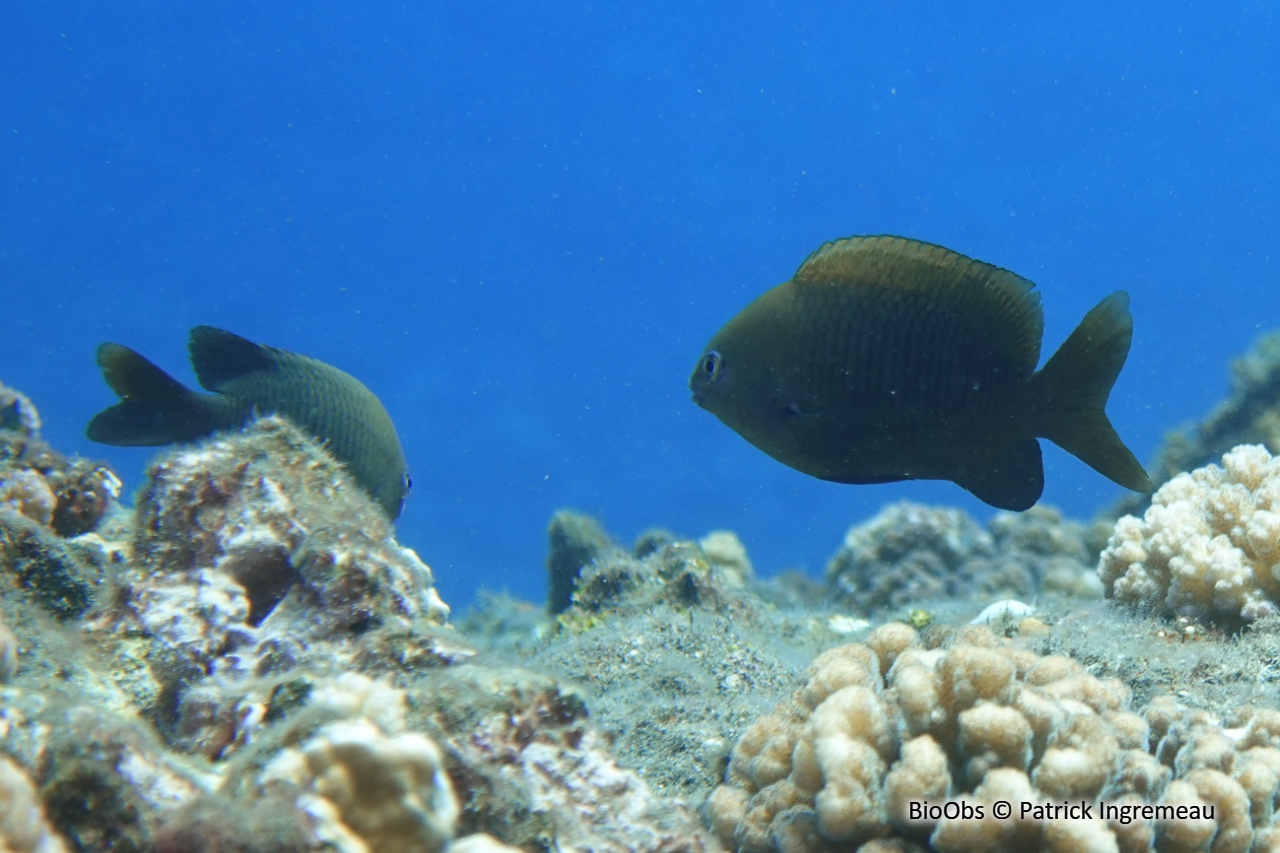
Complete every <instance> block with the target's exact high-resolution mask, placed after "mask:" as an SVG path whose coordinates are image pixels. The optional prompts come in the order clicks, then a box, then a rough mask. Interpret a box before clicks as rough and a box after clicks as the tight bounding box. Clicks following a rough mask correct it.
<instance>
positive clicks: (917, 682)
mask: <svg viewBox="0 0 1280 853" xmlns="http://www.w3.org/2000/svg"><path fill="white" fill-rule="evenodd" d="M1128 702H1129V691H1128V689H1127V688H1126V687H1125V686H1124V685H1122V684H1121V683H1120V682H1118V681H1116V680H1114V679H1110V680H1101V679H1098V678H1095V677H1094V676H1092V675H1090V674H1088V673H1087V672H1086V671H1085V670H1084V668H1083V667H1082V666H1080V665H1079V664H1078V663H1076V662H1075V661H1072V660H1070V659H1069V658H1064V657H1058V656H1048V657H1045V656H1041V655H1037V654H1034V653H1032V652H1030V651H1026V650H1021V649H1018V648H1015V647H1013V646H1011V645H1009V644H1008V642H1007V641H1000V640H997V639H996V638H995V637H994V636H993V635H992V634H991V633H990V632H989V631H987V630H986V629H984V628H966V629H964V630H963V631H962V632H959V633H958V634H956V635H955V636H952V637H951V638H950V640H949V641H948V642H947V643H943V644H940V645H939V644H936V643H928V644H926V643H922V642H921V639H920V637H919V636H918V635H917V634H916V632H915V631H914V630H913V629H911V628H909V627H908V626H905V625H901V624H891V625H885V626H882V627H880V628H878V629H876V631H874V632H873V633H872V634H871V636H870V637H868V639H867V641H866V643H865V644H858V643H855V644H851V645H846V646H840V647H838V648H835V649H832V650H830V651H828V652H825V653H823V654H822V655H820V656H819V657H818V658H817V659H816V660H815V661H814V662H813V664H812V665H811V666H810V667H809V670H808V678H807V682H806V684H805V685H804V686H803V687H801V688H800V689H799V690H797V691H796V693H795V694H794V695H793V696H792V697H791V698H790V699H788V700H786V701H784V702H782V703H781V704H780V705H779V706H778V707H777V708H775V709H774V711H773V712H772V713H770V714H768V715H767V716H765V717H763V718H762V719H760V720H759V721H757V722H756V723H755V724H754V725H752V726H751V727H750V728H749V729H748V730H747V731H746V732H745V733H744V734H743V736H742V738H741V740H740V741H739V742H738V744H737V745H736V746H735V747H734V750H733V754H732V756H731V760H730V765H729V769H728V772H727V776H726V781H725V783H724V784H723V785H721V786H720V787H718V788H717V789H716V790H715V791H714V792H713V793H712V795H711V797H710V798H709V800H708V804H707V816H708V819H709V821H710V823H711V825H712V827H713V828H714V829H715V831H716V833H717V834H718V835H719V837H720V839H721V841H722V842H723V843H724V844H726V845H727V846H729V847H730V848H731V849H735V850H739V851H742V853H772V851H788V853H800V851H836V850H859V851H861V853H871V852H872V851H890V850H892V851H900V853H901V851H918V853H923V851H930V850H932V851H948V853H964V852H965V851H975V853H995V851H1028V853H1031V851H1076V850H1090V851H1099V852H1100V853H1101V851H1125V853H1130V851H1145V850H1153V849H1158V850H1160V851H1162V853H1183V851H1202V850H1209V849H1212V850H1213V851H1215V853H1228V851H1236V853H1245V851H1248V850H1250V849H1272V848H1271V847H1267V846H1265V845H1268V844H1273V843H1275V842H1277V841H1280V833H1278V832H1277V831H1276V830H1275V828H1274V822H1275V803H1276V798H1277V795H1278V794H1280V775H1276V771H1277V770H1280V764H1278V763H1277V761H1280V749H1277V748H1276V746H1277V744H1280V727H1277V723H1280V714H1277V712H1275V711H1270V710H1261V711H1255V710H1253V709H1247V708H1246V709H1242V710H1241V712H1240V719H1239V720H1236V721H1234V722H1235V723H1236V726H1234V727H1233V728H1225V727H1224V726H1223V725H1221V724H1220V722H1219V721H1217V720H1215V719H1213V718H1212V717H1211V716H1210V715H1208V714H1206V713H1203V712H1194V711H1190V710H1188V709H1186V708H1182V707H1180V706H1178V705H1177V704H1176V703H1174V702H1173V701H1172V700H1161V701H1157V702H1153V703H1152V705H1151V706H1149V707H1148V708H1147V710H1146V712H1145V714H1144V715H1139V714H1136V713H1133V712H1132V711H1130V710H1128V708H1127V705H1128ZM1002 800H1003V801H1007V802H1009V803H1010V804H1012V806H1013V809H1014V812H1013V815H1012V816H1011V817H1010V818H1008V819H997V818H996V817H994V816H993V813H992V811H993V807H994V804H995V803H996V802H998V801H1002ZM1062 802H1073V803H1081V804H1091V806H1092V814H1088V815H1086V814H1078V815H1076V817H1075V819H1071V818H1069V817H1067V816H1065V815H1053V814H1050V813H1043V812H1042V813H1039V814H1037V813H1035V812H1029V813H1023V812H1022V810H1021V804H1023V803H1028V804H1032V805H1043V804H1046V803H1050V804H1052V803H1062ZM1100 802H1107V803H1110V804H1113V805H1123V806H1136V805H1139V804H1162V805H1175V806H1176V805H1183V806H1198V807H1200V808H1201V809H1204V808H1205V807H1206V806H1209V805H1212V806H1213V807H1214V816H1213V818H1212V819H1191V818H1188V819H1181V820H1170V821H1163V822H1161V821H1154V822H1153V821H1150V820H1141V819H1139V820H1130V821H1127V822H1126V821H1123V820H1119V819H1116V820H1107V819H1104V818H1103V817H1102V816H1101V811H1100V806H1099V805H1098V803H1100ZM926 803H927V804H930V805H933V806H935V807H941V806H944V805H945V804H948V803H950V804H951V805H950V806H949V807H948V810H947V811H945V812H942V813H937V812H934V813H929V812H928V811H924V810H923V808H924V805H925V804H926ZM979 810H981V811H979ZM953 811H954V814H953ZM1210 845H1212V847H1210ZM1251 845H1256V846H1254V847H1252V848H1251Z"/></svg>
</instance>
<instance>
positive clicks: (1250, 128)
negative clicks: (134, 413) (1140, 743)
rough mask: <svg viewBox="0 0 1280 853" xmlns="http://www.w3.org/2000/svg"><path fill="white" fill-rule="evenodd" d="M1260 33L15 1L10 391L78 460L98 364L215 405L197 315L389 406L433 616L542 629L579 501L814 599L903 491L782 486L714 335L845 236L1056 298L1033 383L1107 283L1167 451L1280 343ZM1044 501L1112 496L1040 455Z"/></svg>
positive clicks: (909, 489) (6, 177)
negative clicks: (696, 382)
mask: <svg viewBox="0 0 1280 853" xmlns="http://www.w3.org/2000/svg"><path fill="white" fill-rule="evenodd" d="M1275 8H1276V7H1275V6H1274V5H1273V4H1269V3H1263V2H1256V3H1196V4H1190V3H1137V4H1115V3H1103V2H1086V3H1071V4H1051V3H976V4H975V3H905V2H886V3H865V4H864V3H835V2H831V3H762V2H754V0H747V2H733V3H687V2H670V0H656V2H645V3H590V4H584V3H579V2H556V3H524V2H502V3H494V2H473V3H465V4H464V3H441V4H398V3H397V4H390V3H360V4H354V3H343V4H337V3H334V4H314V3H244V2H228V3H217V4H190V3H159V2H142V0H135V1H134V2H128V3H86V2H68V3H38V2H37V3H22V4H10V5H9V8H8V9H7V10H6V12H5V15H4V22H3V23H0V73H2V79H0V166H2V168H0V187H2V188H3V195H2V196H0V295H3V303H2V304H3V313H2V314H0V316H2V317H3V326H2V327H0V381H3V382H6V383H8V384H10V385H12V386H14V387H17V388H19V389H22V390H24V391H25V392H27V393H28V394H29V395H30V396H32V397H33V398H34V399H35V401H36V402H37V404H38V405H39V407H40V409H41V411H42V413H43V415H44V418H45V421H46V427H45V435H46V437H47V438H48V439H49V440H50V441H51V442H52V443H53V444H54V445H55V446H57V447H59V448H61V449H63V450H65V451H68V452H75V453H81V454H85V455H89V456H94V457H98V458H105V459H107V460H109V461H110V462H112V463H113V464H114V465H115V466H116V467H117V468H118V470H119V471H120V473H121V475H122V476H123V477H124V479H125V481H126V484H127V486H128V487H129V488H131V489H136V488H138V487H139V485H140V483H141V473H142V470H143V466H144V464H145V461H146V459H147V458H149V456H150V453H151V452H150V451H144V450H120V449H115V448H106V447H101V446H97V445H94V444H92V443H90V442H89V441H88V440H87V439H85V438H84V436H83V429H84V425H85V423H86V422H87V421H88V419H89V418H90V416H91V415H92V414H93V413H94V412H95V411H97V410H98V409H100V408H102V407H104V406H106V405H109V404H111V403H112V402H113V400H114V398H113V395H112V394H111V393H110V391H109V390H108V389H107V388H106V386H105V385H104V384H103V383H102V380H101V378H100V377H99V375H98V372H97V369H96V368H95V366H94V363H93V351H94V347H95V346H96V345H97V344H98V343H99V342H100V341H103V340H114V341H118V342H122V343H125V344H127V345H129V346H133V347H135V348H138V349H140V350H142V351H143V352H144V353H146V354H147V355H148V356H150V357H151V358H152V359H153V360H155V361H157V362H158V363H159V364H161V365H163V366H165V367H166V368H168V369H170V370H172V371H173V372H174V373H175V374H176V375H177V376H179V377H180V378H182V379H183V380H184V381H191V378H192V377H191V373H190V369H189V367H188V366H187V363H186V353H185V339H186V332H187V329H188V328H189V327H190V326H192V325H195V324H199V323H208V324H213V325H218V326H223V327H226V328H229V329H231V330H233V331H235V332H238V333H240V334H242V335H245V336H247V337H250V338H252V339H254V340H258V341H262V342H265V343H269V344H272V345H275V346H279V347H284V348H287V349H292V350H296V351H300V352H304V353H307V354H309V355H313V356H316V357H318V358H321V359H324V360H326V361H329V362H331V363H333V364H336V365H338V366H340V367H342V368H344V369H346V370H347V371H349V372H351V373H353V374H355V375H356V376H358V377H360V378H361V379H363V380H364V381H365V382H366V383H367V384H368V385H369V386H370V387H371V388H373V389H374V390H375V391H376V392H377V393H378V394H379V395H380V396H381V398H382V399H383V401H384V402H385V403H386V405H387V407H388V409H390V411H391V412H392V414H393V416H394V417H395V419H396V421H397V423H398V425H399V428H400V434H401V437H402V440H403V442H404V445H405V449H406V452H407V455H408V457H409V461H410V465H411V467H412V472H413V477H414V481H415V487H414V492H413V494H412V496H411V498H410V501H409V503H408V505H407V507H406V510H405V514H404V516H403V518H402V520H401V522H400V524H399V533H400V538H401V539H402V541H404V542H405V543H406V544H408V545H410V546H412V547H414V548H416V549H417V550H418V551H419V553H420V554H421V555H422V556H423V558H424V559H425V560H426V561H427V562H428V563H429V564H431V565H432V566H433V568H434V569H435V571H436V575H437V579H438V584H439V587H440V589H441V593H442V595H443V597H444V598H445V600H446V601H448V602H450V603H452V604H454V605H455V606H457V605H465V604H466V603H467V602H468V601H469V600H470V599H471V598H472V595H473V593H474V591H475V590H476V589H477V588H478V587H480V586H486V587H490V588H507V589H509V590H511V591H512V592H514V593H517V594H519V595H522V596H525V597H528V598H531V599H537V600H540V599H541V597H542V595H543V590H544V588H545V581H544V574H545V569H544V561H545V553H546V546H545V528H546V523H547V521H548V519H549V517H550V515H551V513H552V512H553V511H554V510H555V509H557V508H559V507H562V506H569V507H575V508H577V509H580V510H583V511H586V512H590V513H593V514H595V515H597V516H599V517H600V519H601V520H602V521H603V522H604V524H605V525H606V526H607V527H608V529H609V530H611V531H612V532H613V533H615V534H616V535H617V536H619V537H620V538H623V539H625V540H629V539H630V538H631V537H633V536H635V535H636V534H637V533H639V532H640V531H641V530H642V529H644V528H646V527H649V526H655V525H656V526H663V527H667V528H670V529H672V530H675V531H677V532H680V533H684V534H689V535H700V534H702V533H705V532H706V531H708V530H711V529H714V528H730V529H733V530H735V531H737V532H738V534H739V535H740V536H741V537H742V539H743V541H744V542H745V543H746V545H747V547H748V549H749V551H750V554H751V556H752V557H753V558H754V560H755V563H756V565H757V569H758V570H759V571H760V572H761V573H763V574H771V573H774V572H777V571H779V570H781V569H784V568H788V567H795V568H803V569H806V570H808V571H810V572H811V573H815V574H816V573H819V572H820V571H821V568H822V565H823V562H824V561H825V559H826V558H827V556H828V555H830V554H831V553H832V552H833V551H834V550H835V549H836V548H837V547H838V545H839V543H840V541H841V537H842V535H843V533H844V531H845V529H846V528H847V527H848V526H849V525H850V524H851V523H854V522H857V521H860V520H863V519H866V518H867V517H869V516H870V515H871V514H873V513H874V512H875V511H876V510H877V509H878V508H879V507H881V506H882V505H884V504H885V503H887V502H889V501H892V500H896V499H900V498H910V499H913V500H920V501H928V502H937V503H945V504H950V505H955V506H960V507H963V508H965V509H967V510H970V511H972V512H974V513H976V514H978V515H980V516H982V517H986V516H987V515H988V514H989V512H988V510H987V508H985V507H984V506H983V505H981V504H980V503H978V502H977V501H976V500H974V499H972V498H970V497H969V496H968V495H967V494H966V493H964V492H963V491H961V490H960V489H959V488H958V487H955V486H952V485H950V484H945V483H943V484H938V483H916V484H901V485H890V486H870V487H850V486H837V485H830V484H825V483H821V482H818V481H816V480H812V479H809V478H807V477H805V476H803V475H801V474H798V473H796V472H794V471H791V470H789V469H787V468H785V467H783V466H782V465H780V464H778V463H776V462H774V461H772V460H770V459H768V458H766V457H765V456H764V455H763V454H761V453H759V452H758V451H756V450H754V449H753V448H751V447H750V446H748V445H747V444H746V443H745V442H744V441H743V440H742V439H741V438H739V437H738V436H737V435H736V434H734V433H733V432H731V431H730V430H729V429H727V428H726V427H724V426H723V425H721V424H720V423H719V422H718V421H717V420H716V419H715V418H714V417H712V416H711V415H709V414H707V413H705V412H703V411H701V410H699V409H697V408H696V407H695V406H693V405H692V403H691V402H690V401H689V395H688V391H687V388H686V380H687V377H688V374H689V372H690V370H691V368H692V366H693V364H694V361H695V360H696V359H697V357H698V355H699V354H700V351H701V349H702V346H703V344H704V343H705V342H706V340H707V339H708V338H709V337H710V336H711V334H712V333H713V332H714V331H715V330H716V329H717V328H718V327H719V326H720V325H721V324H722V323H723V322H724V321H725V320H727V319H728V318H729V317H730V316H732V315H733V314H734V313H736V312H737V311H738V310H739V309H740V308H741V307H742V306H743V305H745V304H746V303H747V302H748V301H749V300H750V299H752V298H753V297H754V296H755V295H757V294H758V293H760V292H761V291H762V290H764V289H766V288H767V287H770V286H772V285H774V284H776V283H778V282H781V281H783V280H785V279H786V278H788V277H789V276H790V275H791V273H792V272H793V271H794V269H795V268H796V266H797V265H798V264H799V263H800V261H801V260H803V258H804V257H805V255H806V254H807V253H808V252H809V251H810V250H812V249H814V248H815V247H816V246H818V245H819V244H820V243H821V242H823V241H824V240H827V239H831V238H835V237H839V236H844V235H849V234H859V233H897V234H905V235H909V236H913V237H918V238H921V239H925V240H930V241H934V242H938V243H941V244H943V245H946V246H949V247H952V248H955V249H957V250H960V251H963V252H965V253H967V254H970V255H972V256H974V257H977V258H981V259H984V260H988V261H991V262H993V263H996V264H999V265H1001V266H1005V267H1008V268H1010V269H1013V270H1015V271H1017V272H1019V273H1021V274H1022V275H1025V276H1027V277H1029V278H1031V279H1032V280H1034V281H1036V282H1037V283H1038V284H1039V286H1040V289H1041V292H1042V293H1043V303H1044V307H1045V313H1046V320H1047V332H1046V340H1045V347H1044V353H1045V356H1047V355H1048V354H1049V353H1050V352H1051V351H1052V350H1053V349H1054V348H1056V346H1057V345H1058V343H1060V342H1061V340H1062V339H1063V338H1064V337H1065V336H1066V334H1067V333H1068V332H1069V331H1070V329H1071V328H1073V327H1074V325H1075V324H1076V323H1077V322H1078V321H1079V319H1080V318H1081V317H1082V316H1083V314H1084V313H1085V312H1086V311H1087V310H1088V309H1089V308H1090V307H1091V306H1092V305H1093V304H1095V303H1096V302H1097V301H1098V300H1100V299H1101V298H1103V297H1104V296H1106V295H1107V294H1108V293H1110V292H1111V291H1113V290H1115V289H1118V288H1125V289H1127V290H1129V291H1130V293H1131V294H1132V297H1133V305H1132V307H1133V313H1134V317H1135V324H1136V333H1135V337H1134V345H1133V351H1132V354H1131V356H1130V359H1129V364H1128V367H1127V368H1126V370H1125V371H1124V373H1123V374H1122V376H1121V377H1120V381H1119V383H1118V385H1117V386H1116V390H1115V393H1114V394H1113V395H1112V399H1111V403H1110V406H1109V412H1110V414H1111V417H1112V419H1113V420H1114V422H1115V423H1116V426H1117V427H1118V429H1119V431H1120V433H1121V435H1122V436H1123V437H1124V438H1125V439H1126V440H1127V441H1128V442H1129V444H1130V446H1131V447H1132V448H1133V449H1134V450H1135V452H1136V453H1137V454H1138V456H1139V457H1140V458H1142V459H1144V460H1145V459H1150V458H1151V456H1152V454H1153V453H1154V451H1155V448H1156V447H1157V446H1158V444H1159V442H1160V440H1161V438H1162V435H1163V433H1164V431H1165V430H1166V429H1168V428H1171V427H1173V426H1175V425H1177V424H1179V423H1182V422H1184V421H1187V420H1190V419H1193V418H1198V417H1200V416H1202V415H1203V414H1204V413H1206V412H1207V411H1208V410H1209V409H1210V407H1211V406H1212V405H1213V404H1214V402H1215V401H1216V400H1217V399H1219V398H1220V397H1221V396H1222V395H1223V394H1224V392H1225V390H1226V387H1227V365H1228V362H1229V360H1230V358H1231V357H1232V356H1233V355H1235V354H1237V353H1239V352H1241V351H1242V350H1244V349H1245V348H1246V347H1247V346H1248V344H1249V343H1250V342H1251V341H1252V340H1253V339H1254V338H1255V337H1256V336H1257V335H1258V334H1259V333H1260V332H1262V331H1263V330H1266V329H1269V328H1271V327H1274V326H1276V325H1280V295H1277V287H1278V285H1280V282H1278V281H1277V264H1276V260H1275V256H1276V251H1277V247H1278V246H1280V182H1278V180H1277V178H1278V177H1280V176H1278V175H1277V157H1278V155H1277V152H1280V58H1278V57H1280V54H1278V53H1277V48H1276V45H1278V44H1280V18H1278V17H1277V15H1278V13H1277V12H1276V11H1274V10H1275ZM1045 459H1046V466H1047V471H1046V477H1047V481H1048V485H1047V488H1046V490H1045V500H1046V501H1047V502H1049V503H1052V504H1056V505H1059V506H1061V507H1063V508H1064V509H1065V510H1067V511H1068V512H1069V513H1071V514H1074V515H1087V514H1090V513H1092V512H1094V511H1095V510H1096V509H1098V508H1100V507H1101V506H1103V505H1105V504H1106V503H1107V502H1109V501H1111V500H1113V499H1114V498H1116V497H1117V496H1119V494H1120V490H1119V489H1118V487H1116V486H1114V485H1113V484H1111V483H1110V482H1109V481H1107V480H1106V479H1104V478H1103V477H1101V476H1099V475H1098V474H1096V473H1094V472H1093V471H1091V470H1089V469H1088V468H1086V467H1085V466H1084V465H1083V464H1082V463H1080V462H1078V461H1076V460H1075V459H1073V458H1071V457H1068V456H1067V455H1066V454H1064V453H1063V452H1062V451H1060V450H1058V449H1057V448H1055V447H1052V446H1049V445H1048V444H1047V443H1046V449H1045Z"/></svg>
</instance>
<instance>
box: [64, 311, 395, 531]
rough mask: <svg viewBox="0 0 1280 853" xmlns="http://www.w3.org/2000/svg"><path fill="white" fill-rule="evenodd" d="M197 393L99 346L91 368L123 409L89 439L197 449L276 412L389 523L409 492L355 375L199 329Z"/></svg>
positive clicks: (99, 419)
mask: <svg viewBox="0 0 1280 853" xmlns="http://www.w3.org/2000/svg"><path fill="white" fill-rule="evenodd" d="M187 347H188V350H189V351H190V353H191V365H192V367H194V368H195V371H196V378H197V379H199V380H200V385H201V386H203V387H204V388H205V389H206V390H208V391H212V392H214V393H212V394H200V393H198V392H196V391H192V390H191V389H189V388H187V387H186V386H185V385H183V384H182V383H181V382H179V381H178V380H176V379H174V378H173V377H172V376H170V375H169V374H167V373H165V372H164V371H163V370H161V369H160V368H158V367H156V366H155V365H154V364H152V363H151V362H150V361H148V360H147V359H145V358H143V357H142V356H141V355H139V354H138V353H136V352H134V351H133V350H131V349H129V348H128V347H123V346H120V345H119V344H103V345H102V346H100V347H98V366H99V367H101V368H102V375H103V377H105V378H106V380H107V384H108V385H110V386H111V390H113V391H115V392H116V393H117V394H119V395H120V402H119V403H118V404H116V405H114V406H112V407H111V408H109V409H106V410H104V411H101V412H99V413H98V414H97V415H95V416H94V418H93V420H92V421H90V422H89V428H88V430H87V432H88V435H89V438H91V439H93V440H94V441H100V442H102V443H103V444H114V445H118V446H135V445H148V446H155V445H160V444H171V443H173V442H180V441H195V440H196V439H199V438H203V437H204V436H207V435H210V434H211V433H214V432H217V431H218V430H225V429H239V428H240V427H242V426H244V425H245V424H246V423H248V422H249V421H251V420H253V419H254V418H255V417H258V416H260V415H268V414H278V415H282V416H284V417H286V418H288V419H289V420H291V421H293V422H294V423H295V424H297V425H298V426H299V427H301V428H302V429H304V430H306V431H307V432H309V433H310V434H311V435H313V436H315V437H316V438H318V439H320V440H321V441H323V442H324V443H325V445H326V446H327V447H328V448H329V452H330V453H332V454H333V455H334V456H335V457H336V458H337V459H338V460H339V461H340V462H342V463H343V464H345V465H346V466H347V468H348V470H350V471H351V473H352V474H353V475H354V476H355V478H356V480H357V481H358V482H359V483H360V485H361V486H363V487H364V489H365V491H367V492H368V493H369V494H370V495H371V496H372V497H373V499H374V500H375V501H377V502H378V503H379V504H381V506H382V508H383V509H384V510H386V513H387V515H388V516H389V517H390V518H392V519H395V518H397V517H398V516H399V515H400V509H401V507H402V506H403V505H404V499H405V496H406V495H407V494H408V491H409V474H408V471H407V470H406V467H405V460H404V451H403V450H401V448H400V439H399V437H397V435H396V428H395V426H394V425H393V424H392V423H391V416H390V415H388V414H387V410H386V409H385V408H383V406H382V403H381V402H379V400H378V398H377V397H375V396H374V395H373V392H372V391H370V390H369V389H368V388H366V387H364V385H363V384H362V383H361V382H360V381H359V380H357V379H356V378H355V377H353V376H351V375H349V374H347V373H344V372H342V371H341V370H339V369H338V368H336V367H333V366H331V365H328V364H325V363H324V362H322V361H316V360H315V359H314V358H308V357H307V356H305V355H298V354H297V353H292V352H285V351H284V350H279V349H274V348H272V347H267V346H262V345H261V344H255V343H253V342H252V341H248V340H245V339H244V338H242V337H240V336H239V335H233V334H232V333H231V332H226V331H223V330H222V329H215V328H213V327H211V326H196V327H195V328H194V329H192V330H191V339H190V341H189V342H188V345H187Z"/></svg>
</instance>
